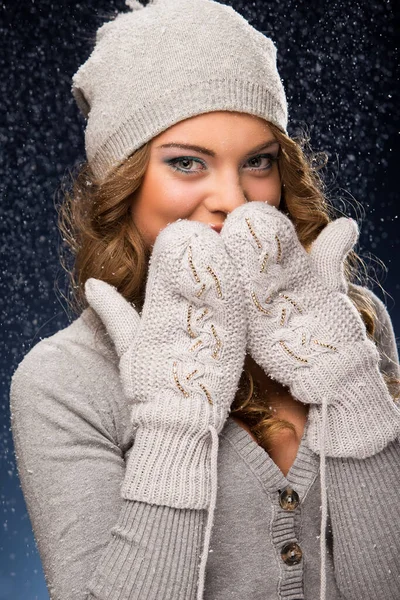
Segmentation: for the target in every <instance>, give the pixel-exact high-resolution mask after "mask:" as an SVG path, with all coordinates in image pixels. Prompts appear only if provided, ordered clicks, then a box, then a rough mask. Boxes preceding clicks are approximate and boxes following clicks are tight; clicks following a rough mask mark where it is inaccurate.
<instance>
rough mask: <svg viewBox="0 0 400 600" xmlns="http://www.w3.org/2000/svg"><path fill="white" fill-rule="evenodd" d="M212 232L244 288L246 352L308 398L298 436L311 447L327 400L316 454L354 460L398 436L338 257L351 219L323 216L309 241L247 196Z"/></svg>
mask: <svg viewBox="0 0 400 600" xmlns="http://www.w3.org/2000/svg"><path fill="white" fill-rule="evenodd" d="M221 236H222V238H223V240H224V242H225V245H226V248H227V251H228V253H229V255H230V256H231V258H232V260H233V262H234V264H235V265H236V267H237V271H238V273H239V275H240V279H241V281H242V282H243V285H244V288H245V301H246V306H247V311H248V319H249V325H248V327H249V331H248V351H249V353H250V354H251V356H252V357H253V358H254V360H255V361H256V362H257V363H258V364H259V365H260V366H262V368H263V369H264V371H265V372H266V373H267V374H268V375H269V376H270V377H271V378H273V379H276V380H277V381H279V382H280V383H282V384H283V385H286V386H288V387H289V388H290V390H291V393H292V394H293V396H294V397H295V398H297V399H298V400H299V401H300V402H303V403H306V404H310V405H311V406H310V411H309V416H308V423H307V429H306V439H307V442H308V444H309V446H310V447H311V449H312V450H314V451H315V452H319V450H320V447H321V443H322V436H323V435H324V434H323V432H322V410H321V405H322V404H323V403H326V404H327V407H328V408H327V430H326V439H325V440H324V444H325V449H326V454H327V455H330V456H353V457H356V458H364V457H366V456H370V455H372V454H375V453H376V452H378V451H380V450H381V449H382V448H384V447H385V446H386V445H387V443H388V442H389V441H391V440H393V439H395V438H396V437H397V436H398V435H399V434H400V410H399V408H398V407H397V406H396V405H395V403H394V402H393V400H392V398H391V396H390V395H389V393H388V390H387V388H386V385H385V383H384V380H383V378H382V376H381V374H380V372H379V369H378V364H379V354H378V351H377V349H376V347H375V345H374V343H373V342H372V341H371V340H369V339H368V338H367V333H366V328H365V325H364V323H363V321H362V319H361V317H360V315H359V313H358V311H357V309H356V307H355V306H354V305H353V303H352V302H351V300H350V299H349V297H348V296H347V282H346V278H345V274H344V259H345V257H346V256H347V254H348V252H349V251H350V250H351V248H352V247H353V245H354V244H355V242H356V240H357V237H358V228H357V225H356V223H355V221H353V220H351V219H346V218H341V219H337V220H336V221H334V222H332V223H330V224H329V225H328V226H327V227H325V229H324V230H323V231H322V232H321V234H320V235H319V236H318V238H317V240H315V242H314V244H313V245H312V248H311V251H310V253H307V252H306V250H305V249H304V248H303V247H302V245H301V244H300V242H299V240H298V237H297V235H296V231H295V228H294V225H293V223H292V222H291V221H290V219H289V218H288V217H286V216H285V215H284V214H283V213H282V212H280V211H279V210H278V209H276V208H275V207H273V206H269V205H268V204H266V203H264V202H251V203H249V204H245V205H242V206H240V207H239V208H237V209H236V210H235V211H233V212H232V213H231V214H230V215H229V216H228V218H227V219H226V221H225V224H224V227H223V229H222V232H221Z"/></svg>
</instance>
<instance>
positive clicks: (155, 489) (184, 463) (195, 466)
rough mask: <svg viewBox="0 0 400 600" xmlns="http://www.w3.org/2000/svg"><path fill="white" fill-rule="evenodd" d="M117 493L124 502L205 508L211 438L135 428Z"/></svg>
mask: <svg viewBox="0 0 400 600" xmlns="http://www.w3.org/2000/svg"><path fill="white" fill-rule="evenodd" d="M121 493H122V496H123V498H126V499H128V500H139V501H141V502H147V503H149V504H159V505H165V506H171V507H175V508H192V509H205V508H208V506H209V504H210V497H211V435H210V434H208V433H201V434H200V433H197V434H195V433H185V432H177V431H171V430H169V429H164V430H161V429H158V430H155V429H144V428H141V427H139V429H138V430H137V431H136V435H135V442H134V446H133V448H132V451H131V454H130V456H129V459H128V463H127V465H126V472H125V478H124V481H123V484H122V488H121Z"/></svg>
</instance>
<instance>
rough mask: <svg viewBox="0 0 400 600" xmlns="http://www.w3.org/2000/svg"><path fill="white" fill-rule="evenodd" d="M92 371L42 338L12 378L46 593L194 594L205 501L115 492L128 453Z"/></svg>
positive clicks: (65, 598)
mask: <svg viewBox="0 0 400 600" xmlns="http://www.w3.org/2000/svg"><path fill="white" fill-rule="evenodd" d="M98 376H99V373H92V374H91V375H90V370H89V371H88V370H87V369H86V370H85V369H83V368H82V365H81V361H79V360H78V359H77V357H76V356H72V355H70V354H68V353H66V352H65V351H63V350H62V349H61V348H60V347H57V345H53V344H51V343H48V342H47V341H46V340H43V341H42V342H40V343H39V344H38V345H37V346H36V347H35V348H34V349H33V350H31V352H30V353H29V354H28V355H27V356H26V357H25V359H24V360H23V361H22V363H21V364H20V365H19V367H18V369H17V371H16V372H15V374H14V376H13V379H12V384H11V398H10V400H11V424H12V434H13V440H14V446H15V452H16V460H17V466H18V472H19V477H20V481H21V487H22V491H23V494H24V498H25V502H26V506H27V510H28V513H29V517H30V520H31V524H32V528H33V532H34V536H35V540H36V543H37V546H38V550H39V554H40V558H41V561H42V566H43V571H44V574H45V578H46V583H47V587H48V591H49V595H50V598H51V600H89V599H97V600H116V599H118V600H128V598H129V600H134V599H139V598H140V600H144V599H149V600H150V599H157V600H162V599H165V600H166V599H167V598H168V599H171V598H174V599H181V600H190V599H193V598H195V593H196V585H197V577H198V572H197V571H198V565H199V562H200V560H199V557H200V555H201V550H202V543H203V531H204V527H203V525H204V522H205V519H206V515H205V512H206V511H203V510H189V509H185V510H181V509H175V508H169V507H166V506H156V505H148V504H146V503H142V502H132V501H128V500H124V499H123V498H122V496H121V490H120V488H121V484H122V481H123V478H124V474H125V471H126V469H125V460H127V461H129V457H128V456H127V455H125V456H124V454H123V452H122V451H121V449H120V447H119V446H118V444H117V443H116V440H115V435H113V423H112V416H111V415H110V414H108V412H107V409H106V408H105V407H106V402H105V401H104V398H103V399H102V400H103V401H102V402H100V401H99V399H98V398H96V397H95V396H96V392H95V390H96V388H95V382H94V379H95V378H96V377H98ZM106 376H107V373H103V377H106ZM127 426H129V424H127ZM132 452H134V445H133V447H132V449H131V452H130V456H132ZM127 454H128V453H127Z"/></svg>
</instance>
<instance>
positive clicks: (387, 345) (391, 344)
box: [350, 284, 400, 377]
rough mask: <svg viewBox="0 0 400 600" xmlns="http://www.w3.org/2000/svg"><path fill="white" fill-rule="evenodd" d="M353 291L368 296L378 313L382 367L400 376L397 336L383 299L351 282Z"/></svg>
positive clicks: (378, 338) (378, 336)
mask: <svg viewBox="0 0 400 600" xmlns="http://www.w3.org/2000/svg"><path fill="white" fill-rule="evenodd" d="M350 288H351V289H352V291H353V292H355V293H359V294H362V295H363V296H364V297H366V298H367V299H368V300H369V301H370V303H371V304H372V307H373V308H374V310H375V313H376V319H375V333H374V338H375V342H376V345H377V348H378V350H379V353H380V355H381V365H380V366H381V369H382V370H383V371H385V372H386V373H387V374H388V375H390V376H393V377H399V376H400V370H399V355H398V350H397V343H396V336H395V332H394V329H393V324H392V320H391V318H390V315H389V312H388V310H387V308H386V306H385V304H384V303H383V302H382V300H381V299H380V298H379V297H378V296H377V295H376V294H375V293H374V292H373V291H372V290H370V289H369V288H367V287H364V286H360V285H356V284H350Z"/></svg>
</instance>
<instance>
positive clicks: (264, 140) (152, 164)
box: [132, 111, 281, 247]
mask: <svg viewBox="0 0 400 600" xmlns="http://www.w3.org/2000/svg"><path fill="white" fill-rule="evenodd" d="M183 145H186V146H187V147H186V148H183V147H182V146H183ZM178 146H180V147H178ZM189 146H190V147H189ZM194 146H196V147H197V148H194ZM150 151H151V154H150V161H149V164H148V167H147V170H146V173H145V175H144V179H143V181H142V184H141V186H140V187H139V188H138V190H137V191H136V192H135V194H134V199H133V203H132V217H133V220H134V222H135V224H136V226H137V227H138V229H139V231H140V232H141V234H142V235H143V237H144V240H145V242H146V244H147V245H148V246H149V247H151V246H152V245H153V244H154V242H155V239H156V237H157V235H158V234H159V232H160V231H161V230H162V229H164V227H166V226H167V225H168V224H169V223H172V222H173V221H176V220H177V219H188V220H190V221H200V222H201V223H207V224H209V225H223V223H224V220H225V218H226V216H227V214H229V213H230V212H232V211H233V210H234V209H235V208H236V207H238V206H240V205H241V204H243V203H244V202H246V198H247V200H248V201H249V202H251V201H263V202H268V204H272V205H274V206H279V202H280V196H281V182H280V177H279V170H278V163H277V161H276V158H277V156H278V153H279V143H278V142H277V141H276V140H275V138H274V136H273V135H272V133H271V130H270V128H269V127H268V124H267V122H266V121H264V120H263V119H261V118H259V117H256V116H253V115H249V114H246V113H239V112H226V111H219V112H211V113H205V114H201V115H197V116H195V117H191V118H190V119H186V120H185V121H180V122H179V123H177V124H176V125H173V126H172V127H170V128H169V129H167V130H166V131H164V132H162V133H161V134H160V135H158V136H157V137H155V138H153V139H152V141H151V142H150Z"/></svg>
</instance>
